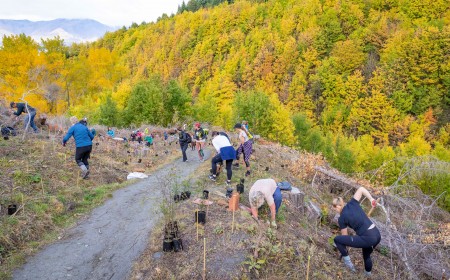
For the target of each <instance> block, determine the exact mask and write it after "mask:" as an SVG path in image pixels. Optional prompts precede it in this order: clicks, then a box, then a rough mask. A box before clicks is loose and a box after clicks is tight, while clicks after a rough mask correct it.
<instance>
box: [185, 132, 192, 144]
mask: <svg viewBox="0 0 450 280" xmlns="http://www.w3.org/2000/svg"><path fill="white" fill-rule="evenodd" d="M186 143H188V144H189V143H192V136H191V135H190V134H189V133H186Z"/></svg>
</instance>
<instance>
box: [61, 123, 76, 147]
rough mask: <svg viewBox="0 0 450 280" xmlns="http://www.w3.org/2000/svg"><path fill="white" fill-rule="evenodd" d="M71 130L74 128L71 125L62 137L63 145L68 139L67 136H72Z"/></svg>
mask: <svg viewBox="0 0 450 280" xmlns="http://www.w3.org/2000/svg"><path fill="white" fill-rule="evenodd" d="M73 130H74V129H73V126H72V127H70V128H69V131H67V134H66V136H64V138H63V145H65V144H66V142H67V141H69V138H70V137H72V135H73Z"/></svg>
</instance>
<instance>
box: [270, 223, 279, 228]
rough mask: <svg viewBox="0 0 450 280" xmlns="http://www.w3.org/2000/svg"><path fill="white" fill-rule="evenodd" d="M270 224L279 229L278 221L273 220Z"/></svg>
mask: <svg viewBox="0 0 450 280" xmlns="http://www.w3.org/2000/svg"><path fill="white" fill-rule="evenodd" d="M270 226H271V227H273V228H274V229H277V228H278V226H277V223H276V222H275V221H272V222H271V223H270Z"/></svg>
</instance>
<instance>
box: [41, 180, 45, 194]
mask: <svg viewBox="0 0 450 280" xmlns="http://www.w3.org/2000/svg"><path fill="white" fill-rule="evenodd" d="M41 188H42V195H44V193H45V192H44V180H43V179H42V177H41Z"/></svg>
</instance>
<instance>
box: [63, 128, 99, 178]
mask: <svg viewBox="0 0 450 280" xmlns="http://www.w3.org/2000/svg"><path fill="white" fill-rule="evenodd" d="M72 136H73V138H74V139H75V146H76V150H75V161H76V162H77V164H78V166H79V167H80V169H81V176H82V177H83V179H87V177H88V175H89V162H88V159H89V157H90V155H91V151H92V139H94V134H93V133H92V132H91V131H90V130H89V128H88V127H87V122H86V120H81V121H80V122H78V123H76V124H74V125H73V126H71V127H70V128H69V131H68V132H67V134H66V136H64V138H63V140H62V144H63V146H66V143H67V141H69V139H70V137H72Z"/></svg>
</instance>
